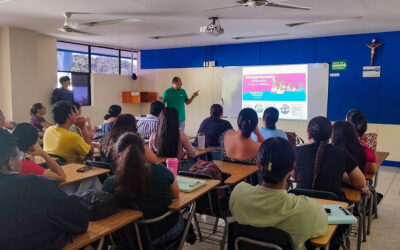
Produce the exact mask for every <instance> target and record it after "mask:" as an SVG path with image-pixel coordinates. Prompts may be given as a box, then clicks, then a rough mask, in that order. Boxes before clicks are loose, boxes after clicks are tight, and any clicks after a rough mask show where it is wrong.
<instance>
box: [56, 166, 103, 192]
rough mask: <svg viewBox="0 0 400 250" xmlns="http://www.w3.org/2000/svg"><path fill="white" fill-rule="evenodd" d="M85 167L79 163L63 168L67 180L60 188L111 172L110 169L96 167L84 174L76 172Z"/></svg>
mask: <svg viewBox="0 0 400 250" xmlns="http://www.w3.org/2000/svg"><path fill="white" fill-rule="evenodd" d="M83 166H85V165H83V164H78V163H70V164H67V165H64V166H62V169H63V170H64V172H65V175H66V176H67V179H66V180H65V181H64V182H62V183H60V186H63V185H66V184H70V183H73V182H77V181H81V180H84V179H88V178H91V177H94V176H98V175H102V174H106V173H108V172H110V170H108V169H104V168H96V167H93V168H92V169H90V170H89V171H86V172H83V173H80V172H76V170H77V169H78V168H81V167H83Z"/></svg>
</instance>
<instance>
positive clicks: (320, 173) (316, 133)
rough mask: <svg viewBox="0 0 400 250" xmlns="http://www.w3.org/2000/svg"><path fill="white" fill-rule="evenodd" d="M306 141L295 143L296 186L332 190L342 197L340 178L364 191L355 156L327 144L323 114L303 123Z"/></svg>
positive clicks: (328, 125)
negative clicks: (297, 144)
mask: <svg viewBox="0 0 400 250" xmlns="http://www.w3.org/2000/svg"><path fill="white" fill-rule="evenodd" d="M307 135H308V140H309V144H308V145H303V146H300V147H296V153H297V154H296V155H297V161H296V167H295V178H296V179H297V187H298V188H303V189H315V190H321V191H328V192H333V193H335V194H336V195H338V197H339V198H340V199H342V200H346V197H345V195H344V193H343V192H342V191H341V190H340V187H341V185H342V180H343V181H345V182H347V183H348V184H350V185H352V186H353V187H355V188H357V189H360V190H362V191H363V192H367V190H368V188H367V187H366V184H365V178H364V175H363V173H362V172H361V170H360V169H359V168H358V167H357V162H356V160H355V159H354V158H353V157H352V156H351V155H350V153H349V152H348V151H347V150H346V149H344V148H341V147H337V146H334V145H331V144H329V139H330V138H331V135H332V124H331V122H330V121H329V120H328V118H326V117H322V116H317V117H314V118H313V119H311V121H310V122H309V123H308V127H307Z"/></svg>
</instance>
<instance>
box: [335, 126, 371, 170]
mask: <svg viewBox="0 0 400 250" xmlns="http://www.w3.org/2000/svg"><path fill="white" fill-rule="evenodd" d="M332 132H333V133H332V144H333V145H335V146H339V147H343V148H345V149H347V151H349V153H350V154H351V155H352V156H353V157H354V158H355V159H356V160H357V163H358V164H357V166H358V167H359V168H360V170H361V171H362V172H363V173H375V171H376V164H375V162H376V158H375V156H374V153H373V152H372V150H371V149H369V148H368V147H367V146H363V145H362V144H361V143H360V141H359V139H358V134H357V131H356V130H355V128H354V126H353V125H352V124H351V123H350V122H346V121H338V122H335V124H333V131H332Z"/></svg>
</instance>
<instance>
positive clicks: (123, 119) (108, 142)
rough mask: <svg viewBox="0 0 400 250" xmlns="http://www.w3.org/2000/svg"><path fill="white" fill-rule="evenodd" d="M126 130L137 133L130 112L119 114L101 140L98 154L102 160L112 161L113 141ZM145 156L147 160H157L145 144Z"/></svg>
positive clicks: (133, 118)
mask: <svg viewBox="0 0 400 250" xmlns="http://www.w3.org/2000/svg"><path fill="white" fill-rule="evenodd" d="M126 132H131V133H137V127H136V119H135V117H134V116H133V115H131V114H124V115H121V116H119V117H118V119H117V120H116V121H115V123H114V125H113V126H112V128H111V130H110V132H109V133H108V134H107V135H106V137H104V138H103V140H102V141H101V146H100V154H101V158H102V160H103V161H106V162H114V159H115V154H114V151H115V143H116V142H117V140H118V138H119V137H120V136H121V135H122V134H124V133H126ZM145 158H146V160H147V161H148V162H156V161H157V156H156V155H154V154H153V152H151V150H150V149H149V147H147V146H145Z"/></svg>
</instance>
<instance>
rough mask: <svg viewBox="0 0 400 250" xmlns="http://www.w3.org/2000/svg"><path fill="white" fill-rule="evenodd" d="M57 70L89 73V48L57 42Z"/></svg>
mask: <svg viewBox="0 0 400 250" xmlns="http://www.w3.org/2000/svg"><path fill="white" fill-rule="evenodd" d="M57 70H58V71H59V72H86V73H89V46H87V45H81V44H74V43H65V42H57Z"/></svg>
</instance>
